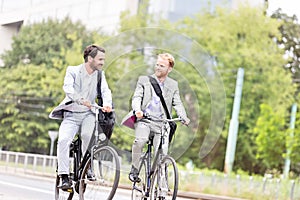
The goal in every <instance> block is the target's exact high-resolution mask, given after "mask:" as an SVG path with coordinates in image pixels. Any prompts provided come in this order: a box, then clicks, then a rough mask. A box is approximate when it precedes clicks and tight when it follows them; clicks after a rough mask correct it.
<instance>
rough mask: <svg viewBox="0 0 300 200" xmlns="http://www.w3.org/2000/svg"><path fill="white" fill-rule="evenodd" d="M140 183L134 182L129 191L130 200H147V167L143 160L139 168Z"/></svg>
mask: <svg viewBox="0 0 300 200" xmlns="http://www.w3.org/2000/svg"><path fill="white" fill-rule="evenodd" d="M139 178H140V179H141V181H140V182H134V183H133V186H132V191H131V200H146V199H147V194H146V190H147V165H146V161H145V160H143V161H142V162H141V164H140V167H139Z"/></svg>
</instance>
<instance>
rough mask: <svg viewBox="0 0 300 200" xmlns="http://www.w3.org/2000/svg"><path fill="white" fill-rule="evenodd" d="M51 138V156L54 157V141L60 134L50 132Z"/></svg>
mask: <svg viewBox="0 0 300 200" xmlns="http://www.w3.org/2000/svg"><path fill="white" fill-rule="evenodd" d="M48 134H49V137H50V139H51V147H50V156H52V155H53V147H54V141H55V139H56V138H57V135H58V132H57V131H48Z"/></svg>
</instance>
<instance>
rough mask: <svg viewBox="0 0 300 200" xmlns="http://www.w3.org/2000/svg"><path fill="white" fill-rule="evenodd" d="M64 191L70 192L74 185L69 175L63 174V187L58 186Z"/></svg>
mask: <svg viewBox="0 0 300 200" xmlns="http://www.w3.org/2000/svg"><path fill="white" fill-rule="evenodd" d="M58 187H59V188H61V189H62V190H68V189H70V188H72V184H71V183H70V180H69V176H68V174H62V175H61V185H60V186H58Z"/></svg>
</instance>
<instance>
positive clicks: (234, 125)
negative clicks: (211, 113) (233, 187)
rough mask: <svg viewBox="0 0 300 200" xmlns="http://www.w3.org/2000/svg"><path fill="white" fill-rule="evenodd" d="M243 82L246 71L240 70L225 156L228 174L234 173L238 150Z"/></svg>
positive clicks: (225, 168)
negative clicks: (233, 167) (236, 150)
mask: <svg viewBox="0 0 300 200" xmlns="http://www.w3.org/2000/svg"><path fill="white" fill-rule="evenodd" d="M243 82H244V69H243V68H239V69H238V73H237V79H236V86H235V95H234V102H233V110H232V115H231V120H230V124H229V131H228V138H227V147H226V155H225V166H224V172H225V173H228V174H229V173H230V172H231V171H232V166H233V162H234V156H235V148H236V142H237V134H238V128H239V120H238V116H239V111H240V104H241V99H242V89H243Z"/></svg>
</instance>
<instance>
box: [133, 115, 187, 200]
mask: <svg viewBox="0 0 300 200" xmlns="http://www.w3.org/2000/svg"><path fill="white" fill-rule="evenodd" d="M145 118H147V119H150V120H154V121H159V122H163V124H164V125H163V128H162V132H161V135H160V143H159V148H158V151H157V152H156V154H155V155H154V159H153V162H152V159H151V158H152V154H154V153H152V147H153V137H151V138H150V139H149V141H148V142H147V151H146V152H144V153H143V155H142V156H141V158H140V164H139V168H138V170H139V178H140V181H139V182H134V183H133V186H132V194H131V199H132V200H146V199H149V197H150V200H155V199H159V200H163V199H166V200H169V199H172V200H175V199H176V196H177V190H178V169H177V166H176V162H175V160H174V159H173V158H172V157H171V156H169V155H163V152H162V145H163V144H164V138H165V137H164V136H165V135H166V134H167V133H168V126H169V125H168V122H169V121H182V120H181V119H180V118H175V119H158V118H155V117H153V116H146V117H145Z"/></svg>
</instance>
